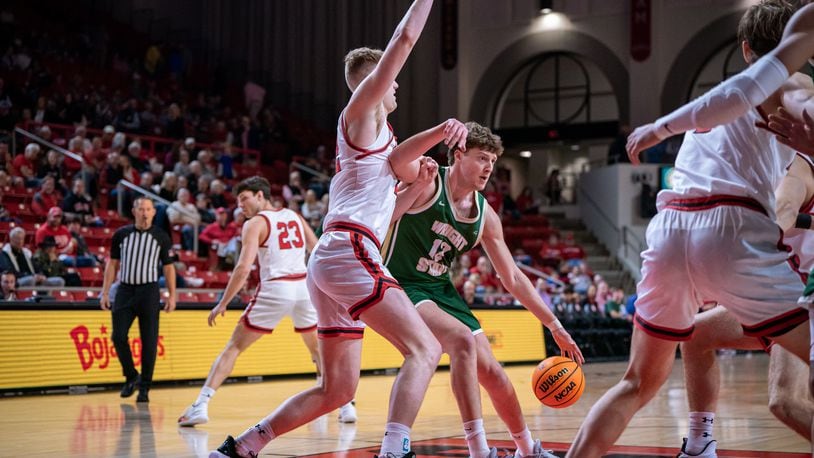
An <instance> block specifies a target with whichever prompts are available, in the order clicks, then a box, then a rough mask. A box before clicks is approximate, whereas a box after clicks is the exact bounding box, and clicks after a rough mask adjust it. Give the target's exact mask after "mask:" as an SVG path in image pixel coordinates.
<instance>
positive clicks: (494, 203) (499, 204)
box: [483, 180, 503, 215]
mask: <svg viewBox="0 0 814 458" xmlns="http://www.w3.org/2000/svg"><path fill="white" fill-rule="evenodd" d="M483 197H484V198H485V199H486V201H487V202H489V205H490V206H491V207H492V210H494V211H495V213H497V214H498V215H502V214H503V195H502V194H501V193H500V191H498V190H497V186H496V185H495V183H494V182H493V181H491V180H490V181H489V182H487V183H486V189H484V191H483Z"/></svg>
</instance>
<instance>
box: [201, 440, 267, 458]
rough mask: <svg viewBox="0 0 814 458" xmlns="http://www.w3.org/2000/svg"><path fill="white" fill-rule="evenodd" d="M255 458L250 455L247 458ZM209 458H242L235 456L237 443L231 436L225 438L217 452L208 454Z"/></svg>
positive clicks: (253, 455)
mask: <svg viewBox="0 0 814 458" xmlns="http://www.w3.org/2000/svg"><path fill="white" fill-rule="evenodd" d="M254 457H257V455H255V454H252V456H251V457H249V458H254ZM209 458H243V457H242V456H240V455H238V454H237V442H236V441H235V438H234V437H232V436H226V440H225V441H223V443H222V444H220V447H218V449H217V450H215V451H214V452H211V453H210V454H209Z"/></svg>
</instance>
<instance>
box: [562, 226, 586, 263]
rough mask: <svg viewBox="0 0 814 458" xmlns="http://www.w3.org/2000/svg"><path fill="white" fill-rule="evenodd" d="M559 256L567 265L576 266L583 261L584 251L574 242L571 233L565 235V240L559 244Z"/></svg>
mask: <svg viewBox="0 0 814 458" xmlns="http://www.w3.org/2000/svg"><path fill="white" fill-rule="evenodd" d="M560 254H561V256H562V259H564V260H566V261H568V264H569V265H577V264H578V263H580V262H581V261H582V260H583V259H585V251H584V250H583V249H582V247H581V246H579V245H577V244H576V242H575V241H574V233H573V232H567V233H566V234H565V239H564V240H563V243H561V244H560Z"/></svg>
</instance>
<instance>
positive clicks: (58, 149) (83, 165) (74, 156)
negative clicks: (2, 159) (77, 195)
mask: <svg viewBox="0 0 814 458" xmlns="http://www.w3.org/2000/svg"><path fill="white" fill-rule="evenodd" d="M14 132H15V133H18V134H20V135H22V136H24V137H28V138H29V139H31V140H33V141H35V142H37V143H39V144H42V145H45V146H46V147H48V148H50V149H52V150H54V151H56V152H57V153H59V154H61V155H63V156H65V157H68V158H70V159H73V160H74V161H77V162H79V164H80V166H81V167H80V169H79V173H80V174H81V176H82V180H83V181H85V182H86V183H87V181H88V176H87V173H88V170H87V167H86V165H87V164H86V163H85V158H83V157H82V156H80V155H79V154H76V153H72V152H70V151H68V150H66V149H65V148H63V147H61V146H59V145H55V144H54V143H52V142H50V141H48V140H46V139H44V138H42V137H40V136H39V135H35V134H32V133H31V132H29V131H27V130H25V129H22V128H20V127H15V128H14ZM11 141H12V149H11V150H12V151H13V153H12V155H14V154H16V151H17V137H16V136H15V135H12V139H11Z"/></svg>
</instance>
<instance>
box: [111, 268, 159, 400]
mask: <svg viewBox="0 0 814 458" xmlns="http://www.w3.org/2000/svg"><path fill="white" fill-rule="evenodd" d="M112 310H113V312H112V315H113V336H112V340H113V346H114V347H115V348H116V354H117V356H118V357H119V363H121V365H122V373H123V374H124V377H125V378H126V379H127V380H128V381H130V380H133V379H135V378H136V377H138V371H137V370H136V367H135V364H134V363H133V354H132V352H131V351H130V344H129V342H128V336H127V334H128V332H129V331H130V326H132V325H133V320H135V319H136V318H137V317H138V328H139V333H140V334H141V384H140V386H139V389H150V385H151V384H152V381H153V369H154V368H155V358H156V354H157V352H158V317H159V315H160V312H161V294H160V291H159V288H158V283H147V284H144V285H125V284H123V283H121V284H119V288H118V290H117V291H116V298H115V299H114V301H113V308H112Z"/></svg>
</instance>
